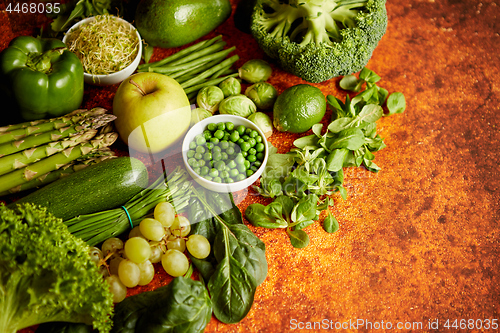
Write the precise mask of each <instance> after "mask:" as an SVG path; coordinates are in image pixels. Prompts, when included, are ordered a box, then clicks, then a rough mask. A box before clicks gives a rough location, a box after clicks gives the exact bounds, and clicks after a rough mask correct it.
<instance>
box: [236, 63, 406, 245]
mask: <svg viewBox="0 0 500 333" xmlns="http://www.w3.org/2000/svg"><path fill="white" fill-rule="evenodd" d="M380 79H381V78H380V76H378V75H377V74H376V73H375V72H373V71H371V70H370V69H368V68H363V70H362V71H361V72H360V73H359V79H358V78H356V76H354V75H347V76H345V77H344V78H343V79H342V80H341V81H340V86H341V87H342V88H343V89H346V90H350V91H354V92H359V93H358V94H357V95H356V96H354V97H352V99H351V97H350V96H349V95H346V98H345V101H341V100H340V99H339V98H336V97H335V96H332V95H328V96H327V98H326V99H327V103H328V105H329V106H330V108H331V110H332V111H333V113H332V122H331V123H330V124H329V125H328V126H327V128H326V130H325V131H324V129H323V125H322V124H316V125H314V126H313V127H312V132H313V134H310V135H306V136H303V137H300V138H298V139H296V140H295V141H294V143H293V145H294V147H293V148H292V149H291V150H290V151H289V152H288V153H285V154H279V153H278V152H277V149H276V148H274V147H272V145H270V147H269V148H270V149H269V151H270V154H269V162H268V164H267V166H266V169H265V171H264V173H263V174H262V176H261V179H260V186H254V187H253V188H254V189H255V191H256V192H257V193H259V194H260V195H262V196H265V197H270V198H274V201H273V202H272V203H270V204H269V205H267V206H264V205H262V204H251V205H250V206H249V207H248V208H247V210H246V211H245V216H246V218H247V219H248V220H249V221H250V222H251V223H252V224H253V225H255V226H260V227H265V228H272V229H277V228H283V229H286V230H287V233H288V235H289V237H290V241H291V243H292V245H293V246H295V247H299V248H300V247H304V246H306V245H307V244H308V243H309V238H308V237H307V238H306V236H307V233H305V231H303V230H302V229H304V228H305V227H307V226H309V225H311V224H312V223H313V222H314V221H315V220H318V219H319V215H320V213H321V212H322V211H324V210H327V209H328V207H329V206H331V205H333V201H332V200H331V199H329V198H326V199H323V198H325V197H326V196H329V195H332V194H334V193H336V192H338V193H339V194H340V196H341V197H342V198H343V199H346V198H347V191H346V189H345V188H344V187H343V183H344V173H343V168H346V167H360V166H364V167H365V168H366V169H367V170H369V171H372V172H378V171H379V170H380V167H379V166H378V165H376V164H375V162H374V159H375V154H374V153H375V152H377V151H379V150H381V149H383V148H385V144H384V141H383V139H382V138H381V137H380V136H379V135H378V133H377V124H376V122H377V121H378V120H379V119H380V118H381V117H383V116H384V110H383V108H382V106H383V105H384V103H387V108H388V109H389V114H393V113H401V112H403V111H404V109H405V107H406V103H405V99H404V96H403V94H401V93H397V92H396V93H393V94H391V95H389V93H388V91H387V90H386V89H384V88H381V87H379V86H377V82H379V81H380ZM363 87H365V89H364V90H363ZM388 96H389V97H388ZM285 197H288V198H289V199H288V200H290V201H291V202H292V206H291V207H292V208H290V206H289V205H287V208H285V207H284V206H283V204H284V203H285V200H284V199H283V198H285ZM313 203H314V204H313ZM313 206H315V209H314V211H315V214H313V209H312V207H313ZM306 207H307V208H309V209H306ZM323 227H324V229H325V230H326V231H328V232H335V231H337V230H338V228H339V226H338V221H337V220H336V219H335V217H334V216H333V215H332V214H331V212H330V211H329V212H328V216H327V217H326V218H325V220H324V221H323Z"/></svg>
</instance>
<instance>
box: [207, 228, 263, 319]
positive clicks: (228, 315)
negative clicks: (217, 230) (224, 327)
mask: <svg viewBox="0 0 500 333" xmlns="http://www.w3.org/2000/svg"><path fill="white" fill-rule="evenodd" d="M224 230H225V231H224V232H225V233H226V232H227V229H224ZM207 287H208V290H209V291H210V296H211V298H212V303H213V313H214V315H215V317H216V318H217V319H219V320H220V321H221V322H223V323H226V324H232V323H237V322H239V321H241V320H242V319H243V318H245V316H246V315H247V314H248V312H249V311H250V309H251V307H252V304H253V300H254V295H255V290H256V288H257V286H256V283H255V279H254V278H253V276H251V275H250V274H248V272H247V270H246V269H245V268H244V267H243V265H241V263H239V262H238V260H236V259H235V258H234V257H233V256H231V255H230V254H229V253H227V254H226V256H225V257H224V259H223V260H222V261H221V262H220V263H219V265H218V266H217V269H216V270H215V272H214V274H213V275H212V277H211V278H210V280H209V281H208V284H207Z"/></svg>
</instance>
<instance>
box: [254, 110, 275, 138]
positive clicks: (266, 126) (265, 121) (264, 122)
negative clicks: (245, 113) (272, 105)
mask: <svg viewBox="0 0 500 333" xmlns="http://www.w3.org/2000/svg"><path fill="white" fill-rule="evenodd" d="M248 120H250V121H251V122H253V123H254V124H255V125H257V127H258V128H260V129H261V130H262V132H264V135H265V136H266V139H267V138H269V137H270V136H271V135H272V134H273V121H272V120H271V118H270V117H269V116H268V115H267V114H265V113H264V112H255V113H254V114H251V115H250V117H248Z"/></svg>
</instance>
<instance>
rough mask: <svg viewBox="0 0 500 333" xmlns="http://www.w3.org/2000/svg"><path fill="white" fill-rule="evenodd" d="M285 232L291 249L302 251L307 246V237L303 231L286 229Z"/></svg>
mask: <svg viewBox="0 0 500 333" xmlns="http://www.w3.org/2000/svg"><path fill="white" fill-rule="evenodd" d="M286 232H287V234H288V237H290V243H291V244H292V246H293V247H295V248H297V249H302V248H304V247H306V246H307V245H309V235H308V234H307V233H306V232H305V231H304V230H291V229H290V228H288V229H287V230H286Z"/></svg>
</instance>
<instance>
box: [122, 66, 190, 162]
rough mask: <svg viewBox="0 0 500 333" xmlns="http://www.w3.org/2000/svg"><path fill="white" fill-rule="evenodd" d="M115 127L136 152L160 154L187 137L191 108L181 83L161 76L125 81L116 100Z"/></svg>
mask: <svg viewBox="0 0 500 333" xmlns="http://www.w3.org/2000/svg"><path fill="white" fill-rule="evenodd" d="M113 114H114V115H115V116H116V120H115V127H116V129H117V131H118V134H119V135H120V138H121V139H122V140H123V141H124V142H125V143H126V144H127V145H128V146H129V147H130V148H132V149H134V150H136V151H139V152H143V153H152V154H156V153H158V152H161V151H163V150H165V149H167V148H168V147H170V146H171V145H172V144H174V143H175V142H176V141H177V140H179V139H180V138H181V137H183V136H184V134H185V133H186V131H187V130H188V128H189V124H190V122H191V106H190V104H189V99H188V97H187V96H186V93H185V92H184V89H182V87H181V86H180V84H179V83H177V81H175V80H174V79H172V78H170V77H169V76H167V75H163V74H158V73H149V72H147V73H137V74H134V75H132V76H130V77H129V78H127V79H125V80H124V81H123V82H122V83H121V84H120V86H119V87H118V90H117V91H116V94H115V97H114V98H113Z"/></svg>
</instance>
